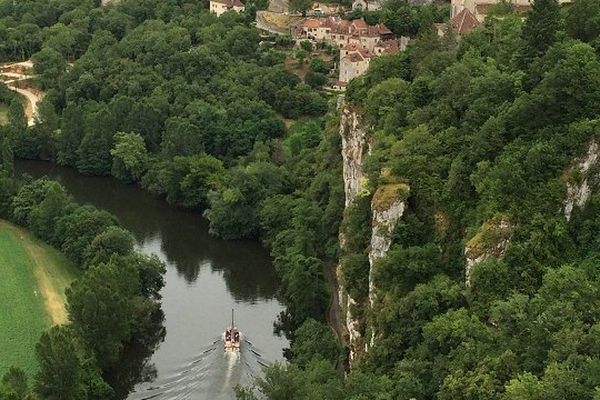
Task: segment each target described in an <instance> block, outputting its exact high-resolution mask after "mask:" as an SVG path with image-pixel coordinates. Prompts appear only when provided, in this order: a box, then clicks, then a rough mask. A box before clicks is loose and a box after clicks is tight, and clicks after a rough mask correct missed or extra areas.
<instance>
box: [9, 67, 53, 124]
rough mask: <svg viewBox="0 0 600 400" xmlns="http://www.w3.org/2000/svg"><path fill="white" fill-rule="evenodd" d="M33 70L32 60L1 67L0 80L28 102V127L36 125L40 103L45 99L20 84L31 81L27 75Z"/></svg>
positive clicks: (26, 113)
mask: <svg viewBox="0 0 600 400" xmlns="http://www.w3.org/2000/svg"><path fill="white" fill-rule="evenodd" d="M31 68H33V63H32V62H31V61H30V60H27V61H22V62H18V63H11V64H4V65H2V66H0V79H5V81H4V83H5V84H6V86H8V88H9V89H10V90H13V91H15V92H17V93H19V94H20V95H21V96H23V97H24V98H25V99H26V100H27V102H26V106H25V115H26V116H27V125H28V126H33V125H35V123H36V119H37V117H38V103H39V102H40V101H41V100H42V97H43V95H42V94H40V93H38V92H36V91H34V90H32V89H31V88H27V87H21V86H20V84H19V82H23V81H26V80H28V79H31V75H28V74H27V73H26V72H28V71H29V70H31ZM7 78H8V79H7Z"/></svg>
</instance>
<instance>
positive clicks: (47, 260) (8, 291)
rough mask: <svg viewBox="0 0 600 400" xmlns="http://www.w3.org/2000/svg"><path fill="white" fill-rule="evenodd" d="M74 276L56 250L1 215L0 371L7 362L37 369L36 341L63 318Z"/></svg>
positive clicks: (28, 368)
mask: <svg viewBox="0 0 600 400" xmlns="http://www.w3.org/2000/svg"><path fill="white" fill-rule="evenodd" d="M76 276H77V270H76V269H75V268H74V266H73V265H72V264H71V263H70V262H68V261H67V260H66V258H65V257H64V256H63V255H62V254H60V253H59V252H58V251H57V250H55V249H53V248H52V247H50V246H48V245H46V244H44V243H42V242H41V241H39V240H37V239H36V238H34V237H33V236H32V235H30V234H28V233H27V232H26V231H25V230H23V229H20V228H17V227H15V226H14V225H11V224H9V223H7V222H4V221H1V220H0V293H1V296H0V355H1V356H0V375H2V374H3V373H4V372H6V370H7V369H8V368H9V367H10V366H17V367H20V368H23V369H24V370H25V371H27V372H28V373H29V374H32V373H33V372H35V369H36V362H35V344H36V343H37V341H38V339H39V337H40V334H41V333H42V332H43V331H44V330H45V329H46V328H48V327H49V326H51V325H53V324H57V323H65V322H66V312H65V307H64V301H65V295H64V290H65V289H66V288H67V287H68V285H69V284H70V283H71V282H72V281H73V279H74V278H75V277H76Z"/></svg>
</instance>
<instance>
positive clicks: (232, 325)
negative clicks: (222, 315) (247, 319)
mask: <svg viewBox="0 0 600 400" xmlns="http://www.w3.org/2000/svg"><path fill="white" fill-rule="evenodd" d="M234 326H235V325H234V324H233V308H232V309H231V327H232V328H233V327H234Z"/></svg>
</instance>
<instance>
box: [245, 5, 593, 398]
mask: <svg viewBox="0 0 600 400" xmlns="http://www.w3.org/2000/svg"><path fill="white" fill-rule="evenodd" d="M499 11H500V12H501V13H500V15H496V16H495V17H492V18H488V19H487V20H486V22H485V23H484V24H483V26H481V27H480V28H478V29H476V30H475V31H474V32H472V33H470V34H468V35H465V36H464V37H461V38H460V39H458V38H456V37H455V36H454V35H452V34H447V35H446V36H445V37H443V38H441V39H440V38H439V37H438V36H437V33H436V32H435V31H434V30H433V29H428V28H427V27H424V28H423V29H421V30H420V31H419V37H418V40H417V41H416V42H415V43H414V44H413V45H412V46H411V47H410V48H409V50H408V51H406V52H404V53H400V54H398V55H392V56H386V57H381V58H379V59H376V60H374V61H373V62H372V63H371V65H370V69H369V71H368V72H367V74H366V75H364V76H363V77H361V78H359V79H355V80H353V81H352V82H351V83H350V85H349V88H348V90H347V99H346V100H347V108H349V109H352V110H358V112H359V113H360V115H361V116H362V117H363V124H364V125H365V126H366V127H368V129H369V131H370V133H369V134H370V136H371V139H370V154H369V155H368V157H367V160H366V161H365V163H364V168H365V172H366V174H367V177H368V179H366V181H365V182H364V187H363V189H362V192H361V194H360V195H359V196H358V198H357V199H356V200H355V202H354V204H353V205H351V206H350V207H349V208H348V210H347V213H346V215H345V217H344V223H343V232H344V236H345V241H346V245H345V248H346V249H347V250H346V251H344V254H342V263H341V266H342V267H341V268H342V272H343V276H344V280H345V284H346V285H347V287H348V290H350V291H351V292H352V293H351V295H352V297H353V298H354V299H357V300H358V304H359V306H358V308H359V309H358V310H353V312H354V313H356V314H357V315H359V316H362V321H363V322H364V325H362V326H361V327H360V328H361V329H362V333H363V334H364V335H365V336H366V337H369V334H370V333H373V335H374V337H375V340H374V343H373V344H371V345H369V346H368V351H366V353H365V354H364V355H363V356H362V357H361V358H360V359H359V360H357V361H355V362H354V363H353V366H352V370H351V372H350V373H349V375H348V377H347V378H346V379H344V378H343V377H342V376H341V375H340V374H339V373H338V372H337V371H336V369H335V367H334V366H335V363H336V362H337V361H338V359H339V357H340V353H339V351H336V347H335V342H331V340H322V339H320V336H319V335H321V337H322V336H323V335H325V333H319V329H321V328H319V327H318V326H314V325H313V324H312V323H306V324H305V325H303V326H302V328H300V329H299V330H298V331H297V332H296V333H297V335H296V338H295V341H294V342H293V343H292V348H291V353H292V355H294V358H293V360H292V362H291V364H290V365H286V366H284V365H278V366H274V367H271V368H269V369H267V371H266V376H265V377H264V378H263V379H260V380H259V381H258V382H257V386H256V388H257V390H259V391H260V392H262V393H263V394H264V395H265V396H266V397H267V398H269V399H289V398H294V399H315V398H321V399H453V400H456V399H482V400H483V399H511V400H517V399H598V398H600V392H598V389H597V388H598V387H599V385H600V380H599V377H600V374H599V373H598V371H599V368H600V353H598V349H597V344H598V343H599V338H598V336H597V335H598V333H597V332H598V327H599V326H600V325H599V322H600V315H599V314H598V313H597V311H596V310H597V308H598V307H597V305H598V302H599V301H600V292H599V291H598V288H599V287H600V286H599V284H600V282H599V275H598V270H599V269H598V268H599V266H600V258H599V250H600V240H599V238H600V235H599V234H598V232H599V231H600V208H598V204H599V200H600V197H599V193H600V192H599V191H598V184H599V179H598V171H599V165H598V162H597V157H598V140H599V137H598V134H599V131H598V127H599V123H598V120H597V119H596V118H598V110H599V109H600V108H599V107H600V92H599V91H598V88H599V87H600V86H599V83H600V82H599V81H598V79H599V77H600V74H599V72H600V59H599V52H598V43H599V34H600V24H599V21H600V4H599V3H598V2H596V1H593V0H577V1H576V2H575V3H574V4H573V5H570V6H566V7H559V5H558V2H557V1H554V0H536V1H535V2H534V4H533V9H532V11H531V12H529V14H528V15H527V16H526V17H527V18H526V19H524V18H522V17H521V15H518V14H514V13H512V10H511V9H510V7H508V8H506V9H504V10H501V9H499ZM382 171H383V172H384V173H383V174H382ZM390 179H393V181H394V182H401V183H403V184H404V185H405V186H408V187H410V193H409V194H408V195H407V197H408V198H407V200H406V210H405V212H404V215H403V216H402V219H401V221H400V222H399V223H398V224H397V225H396V227H395V228H394V229H393V232H390V234H391V236H392V246H391V248H390V251H389V252H388V253H387V255H386V256H385V257H383V258H382V259H380V260H379V261H378V262H377V263H376V264H375V266H374V274H373V275H374V285H375V286H376V288H377V297H376V300H375V302H374V304H373V305H369V299H368V298H367V293H368V291H369V287H368V273H369V262H368V257H367V254H368V253H369V250H370V249H369V246H370V242H369V240H370V237H371V236H370V235H371V229H370V224H371V213H372V210H371V197H372V196H373V193H375V192H376V190H377V188H378V187H381V186H382V185H386V184H388V183H389V182H390ZM405 195H406V193H405ZM475 260H476V262H474V261H475ZM467 266H469V268H466V267H467ZM239 397H240V398H244V399H250V398H254V396H253V395H252V393H250V392H248V391H241V392H240V395H239Z"/></svg>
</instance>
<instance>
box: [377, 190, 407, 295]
mask: <svg viewBox="0 0 600 400" xmlns="http://www.w3.org/2000/svg"><path fill="white" fill-rule="evenodd" d="M408 193H409V188H408V185H405V184H403V183H392V184H387V185H383V186H380V187H379V188H378V189H377V191H376V192H375V194H374V195H373V199H372V200H371V212H372V225H371V226H372V233H371V246H370V249H369V265H370V267H371V268H370V270H369V302H370V303H371V306H373V303H374V302H375V296H376V294H375V284H374V282H373V266H374V264H375V262H376V261H377V260H379V259H380V258H381V257H383V256H385V255H386V253H387V252H388V250H389V249H390V246H391V244H392V237H391V233H392V231H393V230H394V228H395V227H396V224H397V223H398V221H399V220H400V218H402V215H403V214H404V209H405V207H406V199H407V198H408Z"/></svg>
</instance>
